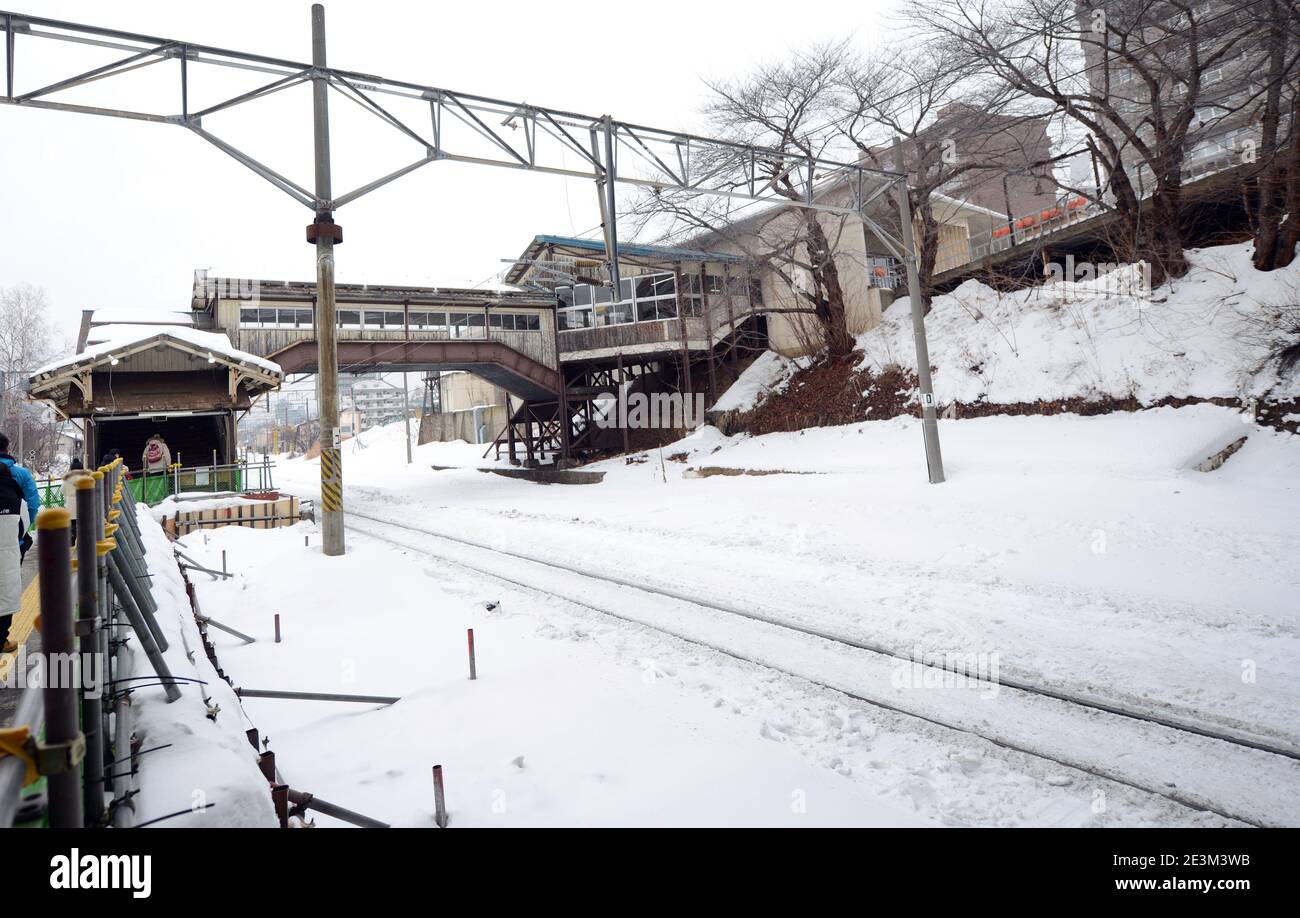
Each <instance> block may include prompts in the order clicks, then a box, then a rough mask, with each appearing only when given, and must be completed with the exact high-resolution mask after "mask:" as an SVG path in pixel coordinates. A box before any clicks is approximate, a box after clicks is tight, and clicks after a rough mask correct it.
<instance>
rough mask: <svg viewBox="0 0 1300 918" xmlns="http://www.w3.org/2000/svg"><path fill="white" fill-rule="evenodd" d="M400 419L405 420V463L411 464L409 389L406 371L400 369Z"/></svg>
mask: <svg viewBox="0 0 1300 918" xmlns="http://www.w3.org/2000/svg"><path fill="white" fill-rule="evenodd" d="M402 420H403V421H404V422H406V464H407V465H410V464H411V390H410V389H409V388H407V385H406V371H405V370H403V371H402Z"/></svg>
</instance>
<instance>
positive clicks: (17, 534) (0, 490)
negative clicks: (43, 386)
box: [0, 434, 40, 653]
mask: <svg viewBox="0 0 1300 918" xmlns="http://www.w3.org/2000/svg"><path fill="white" fill-rule="evenodd" d="M0 441H3V442H4V444H5V446H8V440H7V439H6V438H5V437H4V435H3V434H0ZM4 459H7V460H8V461H3V460H0V653H13V652H15V651H16V650H17V649H18V643H17V642H16V641H12V640H10V639H9V626H10V625H11V624H12V623H13V617H14V613H15V612H17V611H18V609H19V606H21V605H22V596H23V572H22V549H21V547H20V544H19V543H20V541H21V539H22V536H23V524H22V516H23V501H24V500H25V499H26V498H27V497H28V494H27V493H26V492H27V488H26V487H25V486H24V484H23V483H21V482H20V481H19V476H18V475H17V474H15V471H17V472H22V473H26V474H27V477H28V478H30V477H31V473H30V472H27V470H26V469H24V468H23V467H22V466H16V465H14V462H13V459H12V457H9V456H5V457H4ZM31 491H32V493H35V492H36V483H35V481H33V482H32V485H31ZM36 506H37V509H39V508H40V497H39V495H38V496H37V501H36ZM32 518H33V519H35V515H33V517H32Z"/></svg>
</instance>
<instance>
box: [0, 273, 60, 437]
mask: <svg viewBox="0 0 1300 918" xmlns="http://www.w3.org/2000/svg"><path fill="white" fill-rule="evenodd" d="M49 308H50V306H49V299H48V298H47V297H46V295H45V291H44V290H43V289H41V288H40V287H34V286H32V285H31V284H16V285H14V286H12V287H0V372H2V373H3V377H4V387H3V391H2V392H0V418H3V423H4V426H5V428H6V430H8V431H10V432H11V434H10V439H11V440H12V446H13V448H14V449H16V450H17V451H18V452H20V453H21V452H22V451H23V450H24V448H25V446H27V445H28V444H27V442H26V441H28V440H29V439H31V440H32V443H33V444H35V443H37V442H44V439H43V438H42V436H41V434H42V431H43V430H44V428H45V427H48V426H50V425H51V423H52V422H50V421H48V419H45V418H44V416H43V415H40V414H39V413H34V412H32V411H31V410H30V409H29V408H28V407H27V405H26V404H25V403H26V395H25V391H26V381H27V376H28V374H29V373H31V372H32V370H35V369H36V368H37V367H39V366H41V364H43V363H45V362H46V361H48V360H49V359H50V357H51V356H52V355H53V353H54V351H55V350H56V339H55V334H54V330H53V329H52V328H51V327H50V323H49V320H48V319H47V318H46V315H47V313H48V311H49ZM29 433H30V434H31V437H29V436H28V434H29ZM19 458H20V459H21V458H22V457H21V456H19Z"/></svg>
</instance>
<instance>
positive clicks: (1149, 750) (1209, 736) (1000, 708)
mask: <svg viewBox="0 0 1300 918" xmlns="http://www.w3.org/2000/svg"><path fill="white" fill-rule="evenodd" d="M348 516H349V517H350V518H354V519H360V520H366V521H369V522H371V523H377V524H380V525H381V526H387V527H394V528H397V529H400V530H405V531H408V532H410V533H414V534H417V535H418V536H420V537H422V538H425V539H435V540H439V541H441V542H443V543H450V544H452V545H455V546H457V548H456V549H455V550H454V551H450V552H447V551H442V552H435V551H433V550H432V549H431V548H430V547H429V546H428V545H413V544H410V543H408V542H402V541H399V540H397V539H395V538H393V537H392V535H391V534H384V533H382V532H377V531H374V530H373V529H367V528H357V527H355V526H353V527H351V528H353V529H356V531H358V532H359V533H362V534H365V535H369V536H371V537H373V538H377V539H380V540H381V541H385V542H388V543H390V544H394V545H396V546H399V547H401V548H404V549H407V550H410V551H415V552H421V553H427V554H429V555H430V556H432V557H435V558H437V559H439V560H442V561H445V562H448V563H451V564H454V565H456V566H460V567H463V568H466V569H468V570H472V571H475V572H477V573H480V574H484V575H487V576H489V577H491V578H493V579H496V580H500V581H503V582H506V583H509V584H512V585H514V586H517V587H521V588H523V589H526V590H530V591H535V592H539V593H542V594H545V595H548V596H553V597H556V598H559V599H562V600H565V601H568V602H572V603H575V604H577V605H580V606H583V607H585V608H588V609H591V610H594V611H596V612H599V613H601V614H604V615H608V616H612V617H614V618H618V619H620V620H623V621H627V622H630V623H633V624H637V625H641V626H644V627H647V628H651V629H653V630H656V631H659V632H661V633H664V634H668V635H670V636H672V637H675V638H677V639H679V640H683V641H686V642H689V643H692V644H695V645H699V646H702V647H706V648H708V649H710V650H713V651H716V652H719V653H722V654H725V655H727V656H730V657H733V658H736V659H740V660H743V661H745V662H748V663H752V664H755V665H758V666H762V667H765V668H768V669H772V670H775V671H778V672H781V673H783V674H785V675H788V676H792V677H794V678H798V679H801V680H804V681H806V682H809V683H812V684H815V685H818V686H820V687H822V688H826V689H830V690H832V691H836V692H839V693H841V694H843V695H846V696H848V697H850V698H853V699H854V700H856V701H860V702H863V703H866V704H869V705H873V706H876V707H880V708H884V709H887V710H890V711H894V712H897V713H900V714H904V715H907V716H911V717H916V718H919V719H921V720H924V721H926V722H928V723H932V724H936V725H938V726H941V727H944V728H947V729H951V730H956V731H960V732H962V733H967V734H971V735H974V736H978V737H980V738H982V739H984V740H987V741H989V742H991V743H994V744H995V745H998V746H1001V747H1004V748H1008V749H1012V750H1015V751H1018V752H1022V753H1025V754H1028V755H1032V756H1035V757H1037V758H1040V759H1045V760H1047V761H1051V762H1054V763H1056V764H1058V765H1062V766H1065V767H1067V768H1071V769H1077V770H1080V771H1083V772H1086V773H1088V774H1092V775H1095V776H1097V777H1100V778H1104V779H1107V780H1111V781H1115V782H1117V783H1119V784H1123V785H1125V786H1128V787H1132V788H1136V789H1138V790H1141V791H1145V792H1148V793H1152V794H1157V795H1159V796H1161V797H1164V798H1166V799H1169V800H1173V801H1175V802H1177V803H1179V804H1182V805H1184V806H1188V807H1192V808H1195V809H1198V810H1205V811H1209V812H1213V813H1216V814H1218V815H1220V816H1224V817H1226V818H1230V819H1235V820H1238V821H1241V822H1244V823H1247V824H1251V825H1257V826H1269V825H1298V824H1300V793H1296V790H1297V789H1300V753H1297V751H1296V750H1294V749H1288V748H1286V747H1283V746H1276V745H1272V744H1269V743H1267V742H1261V741H1259V740H1256V739H1253V738H1250V737H1243V736H1240V735H1236V734H1233V733H1230V732H1227V731H1221V730H1216V729H1214V728H1212V727H1209V726H1206V725H1201V724H1195V723H1189V722H1185V721H1183V720H1179V719H1174V718H1170V717H1167V716H1164V715H1160V714H1156V713H1152V712H1144V711H1137V710H1133V709H1130V708H1127V707H1123V706H1120V705H1115V704H1111V703H1108V702H1106V701H1104V700H1099V699H1096V698H1091V697H1078V696H1073V695H1071V694H1069V693H1068V692H1064V691H1060V690H1056V689H1052V688H1049V687H1043V686H1036V685H1032V684H1029V683H1024V682H1017V681H1008V680H1006V679H999V680H998V682H997V684H996V685H994V684H992V683H984V687H985V688H986V689H987V690H990V691H991V693H992V695H993V696H995V697H997V698H998V699H999V703H998V704H997V705H996V706H994V705H991V704H990V705H981V704H980V703H979V701H980V700H982V699H981V697H980V696H981V694H983V695H984V696H985V697H987V696H988V694H989V692H984V693H981V692H980V691H979V690H978V689H979V686H978V685H976V687H975V690H972V689H971V688H965V689H963V688H956V689H952V688H948V689H943V690H934V689H912V688H908V689H901V688H899V687H897V686H895V685H893V681H894V680H893V677H894V676H895V675H896V674H897V671H898V667H899V666H900V665H901V664H907V665H908V666H914V667H922V668H924V669H926V670H938V671H940V672H941V673H944V674H949V675H951V674H954V673H957V672H958V671H957V670H955V669H952V668H950V666H948V665H944V663H945V661H928V660H927V661H922V660H916V659H913V658H912V657H911V656H910V655H908V654H900V653H897V652H894V651H892V650H891V649H889V648H886V647H883V646H873V645H872V644H870V643H868V642H864V641H861V640H856V639H851V638H847V637H844V636H841V635H836V634H834V633H831V632H827V631H822V630H820V629H817V628H813V627H809V626H806V625H803V624H799V623H793V622H789V621H785V620H782V619H779V618H776V617H773V616H769V615H765V614H763V613H761V612H756V611H752V610H746V609H740V608H736V607H734V606H730V605H728V604H727V603H725V602H720V601H718V600H714V599H710V598H704V597H699V596H692V595H689V594H686V593H683V592H680V591H678V590H675V589H673V588H671V587H669V586H665V585H655V584H649V583H645V582H641V581H637V580H632V579H628V578H623V577H615V576H610V575H607V574H601V573H595V572H592V571H588V570H583V569H581V568H578V567H574V566H571V565H568V564H564V563H562V562H558V561H555V560H553V559H548V558H544V557H538V556H533V555H529V554H526V553H522V552H518V551H514V550H512V549H507V548H502V547H497V546H492V545H487V544H484V543H482V542H477V541H474V540H471V539H465V538H462V537H459V536H455V535H451V534H448V533H443V532H437V531H434V530H431V529H425V528H422V527H419V526H414V525H411V524H410V523H406V522H402V521H399V520H393V519H388V518H384V517H379V516H373V515H369V514H365V513H357V512H356V511H348ZM466 549H468V551H466ZM503 559H504V560H506V562H507V563H505V564H503V563H502V561H503ZM517 561H523V562H525V563H527V564H529V565H532V566H533V567H531V568H529V570H530V571H532V572H533V574H534V575H535V576H532V577H530V578H528V579H521V575H522V572H521V570H520V568H519V565H518V564H516V563H514V562H517ZM575 577H576V578H580V579H577V580H575V579H574V578H575ZM548 581H549V582H548ZM628 589H632V590H636V591H639V592H640V593H642V594H645V596H646V597H648V598H650V600H651V602H650V604H649V605H648V606H647V605H646V603H645V601H644V599H643V600H642V601H641V602H640V603H637V602H629V600H628V596H629V594H628V593H627V590H628ZM593 590H594V595H593ZM602 591H604V595H605V596H607V597H608V598H609V599H608V600H606V601H603V602H602V601H601V599H602V595H601V594H602ZM609 600H612V601H609ZM664 601H667V603H665V602H664ZM611 606H612V608H611ZM629 607H632V608H629ZM684 607H685V608H684ZM692 609H693V610H694V611H693V612H692V611H691V610H692ZM683 612H686V613H688V614H683ZM701 612H703V613H705V616H707V617H705V616H702V615H701V614H700V613H701ZM737 619H743V620H746V621H747V622H748V623H749V624H747V625H746V626H745V627H744V628H743V629H742V630H740V631H737V630H736V627H735V626H736V624H737ZM961 674H962V675H964V672H963V673H961ZM1004 693H1005V694H1004ZM1175 779H1177V780H1175Z"/></svg>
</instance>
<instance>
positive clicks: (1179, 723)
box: [347, 510, 1300, 761]
mask: <svg viewBox="0 0 1300 918" xmlns="http://www.w3.org/2000/svg"><path fill="white" fill-rule="evenodd" d="M347 512H348V515H349V516H357V517H360V518H362V519H368V520H371V521H373V522H376V523H384V524H387V525H389V526H397V527H399V528H402V529H409V530H411V531H412V532H418V533H421V534H423V535H429V536H434V537H435V538H439V539H446V540H447V541H449V542H459V543H460V544H462V545H468V546H470V547H471V548H477V549H480V550H482V551H489V552H494V553H496V554H501V555H508V556H509V557H512V558H518V559H519V560H521V561H531V562H532V563H534V564H541V565H545V566H546V567H553V568H558V569H560V570H563V571H566V572H568V573H571V574H577V575H579V576H581V577H587V578H589V579H592V580H603V581H605V582H606V583H612V584H614V585H616V586H624V587H631V588H633V589H636V590H641V591H643V592H646V593H652V594H657V595H659V596H665V597H667V598H669V599H675V600H678V601H679V602H686V603H690V604H692V605H696V606H704V607H706V608H709V609H713V610H714V611H716V612H723V613H725V614H727V615H735V616H739V617H741V618H747V619H750V620H752V621H757V622H762V623H763V624H766V625H773V626H774V627H777V628H784V629H786V630H788V631H796V632H798V633H800V634H806V635H808V636H809V637H815V638H821V639H822V640H825V641H830V642H832V643H835V644H843V645H844V646H846V647H852V648H854V649H855V650H865V651H867V652H869V653H874V654H878V655H880V656H885V657H890V658H892V659H895V660H899V661H901V662H905V663H915V664H918V665H921V666H927V667H930V668H932V669H942V670H944V671H945V672H949V673H953V674H954V675H968V674H967V673H966V672H965V670H963V669H961V668H960V667H959V666H957V665H956V664H952V663H947V662H945V661H941V660H927V659H925V657H924V655H920V656H918V655H915V654H911V653H907V652H899V651H897V650H892V649H890V648H889V647H886V646H885V645H883V644H876V643H873V642H870V641H861V640H858V639H856V638H851V637H847V636H845V635H842V634H836V633H834V632H831V631H823V630H821V629H819V628H813V627H810V626H808V625H800V624H797V623H795V622H791V621H789V620H788V619H781V618H775V617H772V616H768V615H763V614H762V613H759V612H751V611H747V610H744V609H738V608H736V607H735V606H730V605H726V604H725V603H719V602H717V601H715V600H711V599H701V598H699V597H698V596H692V595H690V594H689V593H683V592H681V591H679V590H674V589H671V588H669V587H663V586H655V585H652V584H647V583H642V582H640V581H636V580H628V579H625V578H622V577H612V576H609V575H607V574H597V573H592V572H591V571H586V570H583V569H582V568H579V567H574V566H572V565H568V564H565V563H563V562H561V561H554V560H550V559H546V558H538V557H534V556H532V555H525V554H522V553H520V552H515V551H510V550H508V549H504V548H495V547H493V546H491V545H484V544H482V543H481V542H474V541H472V540H470V539H464V538H461V537H460V536H452V535H447V534H446V533H442V532H434V531H433V530H430V529H421V528H420V527H418V526H411V525H409V524H407V523H400V522H397V521H395V520H389V519H384V518H382V517H377V516H370V515H369V514H365V513H358V512H356V511H355V510H349V511H347ZM981 681H986V680H981ZM997 684H998V685H999V686H1002V687H1005V688H1010V689H1015V690H1016V691H1019V692H1025V693H1028V694H1031V695H1041V696H1044V697H1047V698H1052V699H1054V700H1056V701H1063V702H1066V703H1067V704H1073V705H1078V706H1080V707H1085V708H1092V709H1094V710H1097V711H1102V712H1104V713H1106V714H1113V715H1115V716H1117V717H1124V718H1128V719H1130V720H1139V721H1143V722H1146V723H1151V724H1155V725H1157V726H1160V727H1167V728H1169V729H1171V730H1178V731H1180V732H1183V733H1194V734H1196V735H1198V736H1203V737H1205V738H1206V739H1213V740H1219V741H1220V742H1224V743H1231V744H1232V745H1234V746H1244V747H1247V748H1250V749H1256V750H1258V751H1260V752H1268V753H1271V754H1273V755H1280V756H1283V757H1285V758H1288V759H1293V760H1295V761H1300V750H1296V749H1292V748H1287V747H1284V746H1276V745H1273V744H1271V743H1267V742H1263V741H1260V740H1256V739H1252V738H1251V737H1246V736H1241V735H1239V734H1233V733H1226V732H1222V731H1218V730H1215V729H1214V728H1212V727H1207V726H1203V725H1200V724H1194V723H1190V722H1187V721H1183V720H1179V719H1177V718H1172V717H1165V716H1164V715H1160V714H1155V713H1152V712H1149V711H1137V710H1134V709H1132V708H1127V707H1124V706H1123V705H1119V704H1116V703H1113V702H1108V701H1105V700H1104V699H1097V698H1086V697H1083V696H1079V695H1072V694H1070V693H1069V692H1064V691H1060V690H1057V689H1053V688H1048V687H1046V686H1041V685H1035V684H1033V683H1030V682H1025V681H1022V680H1018V679H1005V678H1001V677H999V679H998V681H997Z"/></svg>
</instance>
